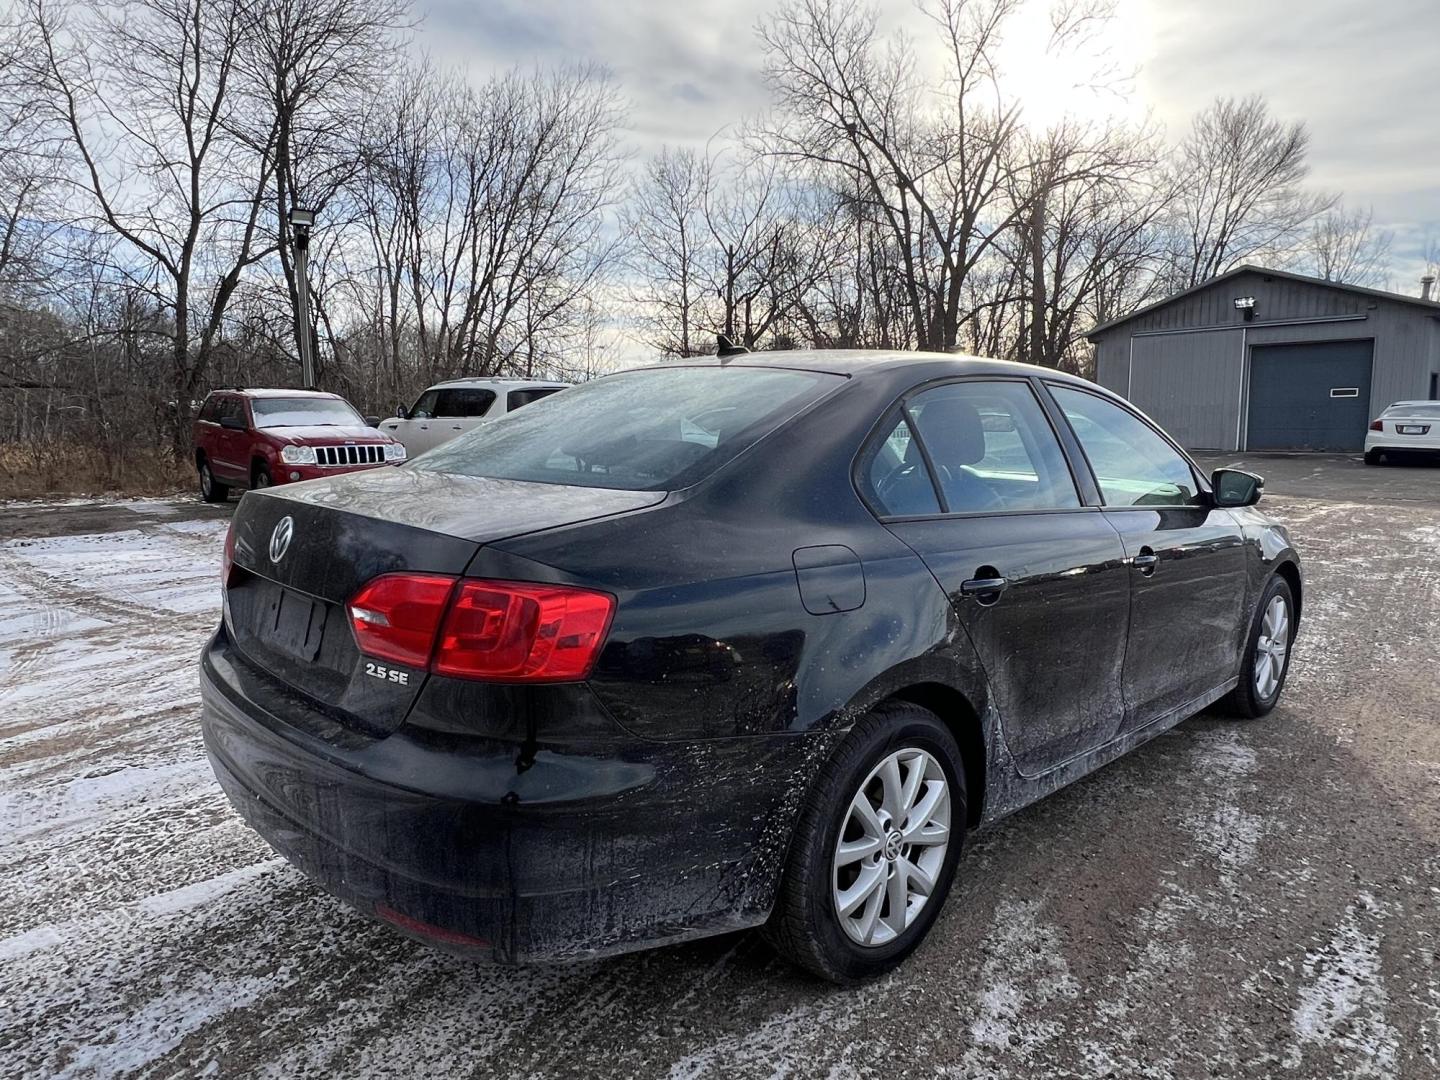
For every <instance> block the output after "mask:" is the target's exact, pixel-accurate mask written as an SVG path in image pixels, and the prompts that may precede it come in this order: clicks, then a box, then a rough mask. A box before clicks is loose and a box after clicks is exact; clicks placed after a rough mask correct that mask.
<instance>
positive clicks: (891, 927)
mask: <svg viewBox="0 0 1440 1080" xmlns="http://www.w3.org/2000/svg"><path fill="white" fill-rule="evenodd" d="M949 847H950V784H949V781H948V780H947V779H946V776H945V770H944V769H942V768H941V767H940V762H939V761H937V760H936V759H935V757H934V756H932V755H931V754H930V753H928V752H927V751H925V750H920V749H918V748H914V747H911V748H907V749H903V750H897V751H895V752H894V753H892V754H889V755H888V756H886V757H885V758H884V759H883V760H882V761H881V762H880V763H879V764H878V765H876V766H875V768H874V769H872V770H871V772H870V774H869V775H868V776H867V777H866V778H865V781H864V783H862V784H861V785H860V787H859V789H858V790H857V791H856V792H855V793H854V795H853V796H852V797H851V799H850V805H849V806H848V808H847V809H846V811H845V820H844V821H843V823H842V824H841V827H840V835H839V837H838V839H837V840H836V842H835V852H834V855H833V856H832V860H831V900H832V903H833V904H834V909H835V915H836V918H837V919H838V920H839V922H840V925H841V926H842V927H843V928H844V930H845V933H846V935H847V936H848V937H849V938H850V939H851V940H852V941H854V942H856V943H857V944H859V945H864V946H870V947H873V946H879V945H885V944H887V943H889V942H891V941H894V940H895V938H896V937H898V936H899V935H900V934H902V933H904V931H905V929H906V927H908V926H909V925H910V924H911V923H913V922H914V921H915V918H916V916H918V915H919V914H920V912H921V910H922V909H923V908H924V907H925V904H926V903H927V902H928V901H929V899H930V896H931V894H932V893H933V892H934V890H935V887H936V883H937V882H938V881H939V879H940V871H941V869H942V868H943V867H944V865H945V854H946V852H947V851H948V850H949Z"/></svg>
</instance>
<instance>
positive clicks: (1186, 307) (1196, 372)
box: [1095, 271, 1440, 449]
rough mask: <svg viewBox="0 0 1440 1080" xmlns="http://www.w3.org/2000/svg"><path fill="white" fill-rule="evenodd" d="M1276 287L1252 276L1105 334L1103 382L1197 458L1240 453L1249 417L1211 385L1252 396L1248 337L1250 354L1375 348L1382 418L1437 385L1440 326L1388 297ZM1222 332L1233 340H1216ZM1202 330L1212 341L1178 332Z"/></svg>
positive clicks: (1375, 392)
mask: <svg viewBox="0 0 1440 1080" xmlns="http://www.w3.org/2000/svg"><path fill="white" fill-rule="evenodd" d="M1266 279H1267V275H1265V274H1264V273H1262V272H1258V271H1257V272H1246V273H1243V274H1240V275H1238V276H1236V277H1235V278H1233V279H1231V280H1228V281H1223V282H1219V283H1217V284H1216V285H1215V286H1213V287H1212V288H1206V289H1201V290H1200V291H1198V292H1196V293H1194V294H1193V295H1191V296H1187V297H1185V298H1184V299H1182V300H1178V301H1176V302H1175V303H1173V304H1167V305H1164V306H1163V307H1161V308H1158V309H1157V310H1155V311H1152V312H1150V313H1149V314H1147V315H1142V316H1140V317H1139V318H1135V319H1131V320H1129V321H1128V322H1125V323H1122V324H1121V325H1119V326H1116V327H1113V328H1112V329H1110V330H1108V331H1106V332H1104V333H1103V334H1101V335H1099V337H1098V338H1097V339H1096V341H1095V378H1096V381H1097V382H1099V383H1100V384H1101V385H1102V386H1105V387H1107V388H1109V389H1111V390H1114V391H1116V392H1117V393H1120V394H1127V395H1130V394H1134V395H1136V397H1135V401H1136V404H1138V405H1139V406H1140V407H1141V408H1143V409H1144V410H1145V411H1146V412H1149V413H1150V414H1151V415H1152V416H1154V417H1155V418H1156V419H1157V420H1158V421H1160V422H1161V423H1162V424H1164V425H1165V426H1166V427H1167V428H1170V429H1171V431H1172V433H1173V434H1174V435H1175V437H1176V439H1177V440H1179V441H1180V442H1181V443H1183V444H1185V445H1186V446H1191V447H1195V448H1197V449H1198V448H1215V449H1234V448H1237V440H1236V434H1235V429H1236V423H1237V420H1238V419H1240V417H1237V414H1236V412H1235V408H1234V405H1233V404H1231V403H1230V402H1229V398H1228V395H1227V394H1226V393H1225V390H1224V389H1223V388H1221V387H1219V386H1211V385H1210V384H1207V383H1205V382H1204V380H1205V379H1206V378H1207V377H1209V378H1213V379H1215V380H1216V382H1217V383H1219V382H1224V383H1225V384H1226V385H1227V386H1228V387H1229V388H1230V389H1232V390H1234V391H1235V393H1236V395H1237V396H1238V395H1239V393H1240V392H1241V388H1242V387H1244V388H1245V392H1246V393H1247V394H1248V381H1249V375H1248V370H1249V368H1248V357H1247V362H1246V363H1247V366H1246V372H1245V374H1244V375H1243V376H1240V375H1232V374H1231V369H1232V366H1233V364H1234V357H1235V353H1234V351H1233V350H1232V349H1231V346H1230V341H1231V340H1232V339H1233V338H1234V337H1235V336H1236V332H1238V331H1240V330H1242V329H1243V330H1244V334H1245V338H1246V342H1247V346H1249V347H1253V346H1257V345H1276V344H1285V343H1289V342H1318V341H1349V340H1354V339H1357V338H1371V339H1373V340H1374V342H1375V347H1374V362H1373V367H1372V377H1371V386H1370V400H1371V402H1372V405H1373V407H1374V409H1375V410H1376V411H1378V410H1379V409H1381V408H1383V407H1384V406H1386V405H1388V404H1389V403H1390V402H1392V401H1397V400H1402V399H1404V398H1420V397H1426V396H1427V395H1428V394H1429V390H1430V375H1431V373H1432V372H1440V318H1436V316H1435V315H1434V314H1432V313H1431V312H1429V311H1427V310H1425V309H1423V308H1419V307H1417V306H1415V305H1411V304H1406V303H1403V302H1399V301H1388V300H1385V299H1384V298H1382V297H1374V296H1367V295H1364V294H1357V293H1350V292H1346V291H1344V290H1342V289H1337V288H1333V287H1330V286H1326V285H1321V284H1310V283H1306V282H1298V281H1290V280H1288V279H1284V278H1270V279H1269V280H1266ZM1237 296H1253V297H1255V304H1256V307H1255V311H1256V318H1255V321H1254V322H1251V323H1246V322H1245V321H1244V318H1243V315H1242V313H1241V312H1239V311H1237V310H1236V309H1235V306H1234V301H1235V298H1236V297H1237ZM1287 320H1296V321H1294V322H1288V324H1286V323H1287ZM1305 320H1317V321H1308V322H1307V321H1305ZM1275 323H1281V324H1283V325H1273V324H1275ZM1219 328H1225V329H1226V330H1227V331H1229V332H1224V333H1222V332H1216V331H1217V330H1218V329H1219ZM1197 330H1198V331H1204V332H1201V333H1193V332H1192V333H1177V332H1176V331H1197ZM1186 339H1195V340H1193V341H1187V340H1186ZM1211 348H1213V349H1215V350H1216V354H1215V355H1213V356H1212V355H1209V353H1208V352H1207V350H1208V349H1211ZM1132 352H1133V356H1134V371H1133V372H1132V371H1131V356H1132ZM1152 364H1153V365H1158V366H1157V369H1156V370H1155V371H1154V372H1152V373H1149V374H1147V373H1144V372H1142V370H1141V369H1142V367H1144V366H1147V365H1152ZM1237 378H1238V379H1239V382H1238V383H1237V382H1236V381H1235V380H1236V379H1237ZM1137 387H1139V389H1137ZM1142 394H1143V398H1144V399H1143V400H1142V399H1141V396H1140V395H1142ZM1196 394H1199V395H1202V396H1203V395H1209V396H1208V397H1206V398H1205V400H1206V401H1208V402H1209V404H1201V403H1200V401H1199V400H1198V399H1196V398H1194V397H1193V396H1192V397H1191V398H1190V399H1189V400H1186V397H1185V395H1196ZM1242 408H1244V405H1242ZM1200 413H1205V414H1206V415H1204V416H1203V417H1202V416H1201V415H1198V414H1200ZM1227 427H1228V430H1229V435H1228V437H1226V436H1225V429H1226V428H1227ZM1217 440H1218V441H1217Z"/></svg>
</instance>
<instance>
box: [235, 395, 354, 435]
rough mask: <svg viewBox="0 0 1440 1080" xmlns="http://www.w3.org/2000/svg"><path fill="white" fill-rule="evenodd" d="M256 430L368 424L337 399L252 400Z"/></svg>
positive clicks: (277, 398)
mask: <svg viewBox="0 0 1440 1080" xmlns="http://www.w3.org/2000/svg"><path fill="white" fill-rule="evenodd" d="M250 411H251V412H252V413H253V414H254V415H255V426H256V427H257V428H278V427H326V426H331V427H334V426H341V427H353V426H355V425H356V424H360V425H362V426H363V425H364V423H365V421H364V419H363V418H362V417H361V416H360V414H359V413H357V412H356V411H355V410H354V409H352V408H351V407H350V403H349V402H346V401H341V400H339V399H338V398H282V397H275V398H251V400H250Z"/></svg>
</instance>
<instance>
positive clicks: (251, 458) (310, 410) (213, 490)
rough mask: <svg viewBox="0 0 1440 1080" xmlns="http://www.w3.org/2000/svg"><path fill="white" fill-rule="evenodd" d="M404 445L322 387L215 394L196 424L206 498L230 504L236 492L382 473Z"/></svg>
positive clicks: (402, 455)
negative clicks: (366, 472)
mask: <svg viewBox="0 0 1440 1080" xmlns="http://www.w3.org/2000/svg"><path fill="white" fill-rule="evenodd" d="M404 460H405V447H404V446H403V445H402V444H400V443H399V442H396V441H395V440H394V439H392V438H390V436H388V435H386V434H384V433H383V432H380V431H378V430H376V429H375V427H374V426H373V425H372V424H370V423H367V422H366V420H365V418H364V417H362V416H361V415H360V414H359V413H358V412H356V411H355V408H354V406H352V405H351V404H350V403H349V402H348V401H346V400H345V399H344V398H342V397H340V395H338V394H325V393H321V392H320V391H318V390H240V389H234V390H216V391H214V392H212V393H211V394H210V396H209V397H207V398H206V399H205V404H204V405H202V406H201V408H200V415H199V417H198V418H197V419H196V421H195V467H196V468H197V469H198V470H199V471H200V497H201V498H202V499H204V500H205V501H206V502H224V501H225V498H226V496H228V495H229V494H230V489H231V488H232V487H241V488H262V487H269V486H270V485H271V484H285V483H289V482H291V481H294V480H313V479H315V478H316V477H319V476H334V475H335V474H336V473H343V472H355V471H357V470H359V469H376V468H379V467H380V466H382V465H388V464H393V463H395V462H398V461H404Z"/></svg>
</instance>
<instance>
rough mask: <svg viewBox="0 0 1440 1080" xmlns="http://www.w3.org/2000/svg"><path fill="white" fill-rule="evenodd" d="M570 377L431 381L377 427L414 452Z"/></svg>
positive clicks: (527, 401) (525, 401)
mask: <svg viewBox="0 0 1440 1080" xmlns="http://www.w3.org/2000/svg"><path fill="white" fill-rule="evenodd" d="M569 385H570V384H569V383H561V382H537V381H535V380H533V379H451V380H450V381H448V382H442V383H436V384H435V385H434V386H432V387H430V388H429V389H428V390H426V391H425V392H424V393H422V394H421V395H420V396H419V397H418V398H416V399H415V404H414V405H412V406H410V407H409V408H408V409H407V408H406V407H405V406H404V405H401V406H400V407H399V408H397V409H396V410H395V415H394V416H392V417H389V418H388V419H385V420H382V421H380V430H382V431H384V432H385V433H386V434H387V435H389V436H391V437H392V438H395V439H398V440H399V441H400V442H402V443H404V444H405V450H406V452H407V453H408V454H409V455H410V456H411V457H414V456H415V455H416V454H423V453H424V452H425V451H426V450H433V449H435V447H437V446H439V445H440V444H441V443H443V442H449V441H450V440H451V439H453V438H455V436H457V435H463V434H464V433H465V432H467V431H469V430H470V429H471V428H474V427H477V426H478V425H480V424H483V423H486V422H487V421H490V420H494V419H496V418H497V417H501V416H504V415H505V414H506V413H511V412H514V411H515V410H516V409H519V408H521V407H523V406H525V405H529V404H530V403H531V402H534V401H539V400H540V399H541V398H543V397H549V396H550V395H551V394H554V393H557V392H559V391H561V390H564V389H565V388H566V387H567V386H569Z"/></svg>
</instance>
